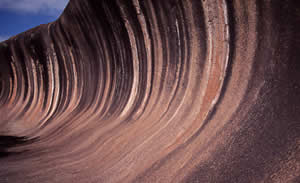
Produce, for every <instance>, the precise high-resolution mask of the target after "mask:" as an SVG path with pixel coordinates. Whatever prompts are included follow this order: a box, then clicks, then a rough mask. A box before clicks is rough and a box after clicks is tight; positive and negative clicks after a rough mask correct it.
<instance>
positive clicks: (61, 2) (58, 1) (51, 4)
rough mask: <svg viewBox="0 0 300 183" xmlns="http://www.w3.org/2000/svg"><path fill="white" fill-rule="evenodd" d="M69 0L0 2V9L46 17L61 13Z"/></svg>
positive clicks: (8, 0) (13, 0)
mask: <svg viewBox="0 0 300 183" xmlns="http://www.w3.org/2000/svg"><path fill="white" fill-rule="evenodd" d="M68 2H69V0H0V9H8V10H12V11H17V12H24V13H43V14H48V15H53V14H56V13H57V12H62V10H63V9H64V8H65V7H66V5H67V4H68Z"/></svg>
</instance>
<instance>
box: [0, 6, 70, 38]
mask: <svg viewBox="0 0 300 183" xmlns="http://www.w3.org/2000/svg"><path fill="white" fill-rule="evenodd" d="M68 1H69V0H0V42H1V41H4V40H6V39H8V38H10V37H11V36H14V35H17V34H19V33H22V32H24V31H26V30H28V29H31V28H34V27H36V26H39V25H40V24H47V23H49V22H52V21H54V20H56V19H57V18H58V17H59V16H60V14H61V13H62V12H63V10H64V8H65V7H66V5H67V4H68Z"/></svg>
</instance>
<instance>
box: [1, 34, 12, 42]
mask: <svg viewBox="0 0 300 183" xmlns="http://www.w3.org/2000/svg"><path fill="white" fill-rule="evenodd" d="M9 37H10V36H1V35H0V42H2V41H5V40H7V39H8V38H9Z"/></svg>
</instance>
